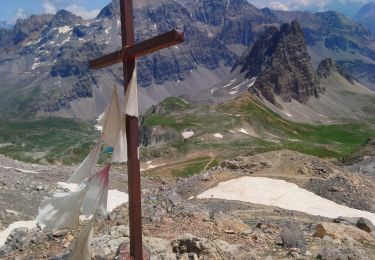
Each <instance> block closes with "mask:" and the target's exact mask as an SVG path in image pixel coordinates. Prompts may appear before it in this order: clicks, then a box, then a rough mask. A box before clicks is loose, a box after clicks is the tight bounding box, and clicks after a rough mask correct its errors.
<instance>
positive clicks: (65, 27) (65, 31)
mask: <svg viewBox="0 0 375 260" xmlns="http://www.w3.org/2000/svg"><path fill="white" fill-rule="evenodd" d="M57 30H58V31H59V33H68V32H70V31H71V30H72V27H70V26H67V25H65V26H63V27H59V28H57Z"/></svg>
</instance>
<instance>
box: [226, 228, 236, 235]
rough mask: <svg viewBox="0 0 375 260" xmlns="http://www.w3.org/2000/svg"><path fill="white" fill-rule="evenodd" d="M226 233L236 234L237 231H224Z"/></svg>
mask: <svg viewBox="0 0 375 260" xmlns="http://www.w3.org/2000/svg"><path fill="white" fill-rule="evenodd" d="M224 232H225V233H227V234H236V231H234V230H233V229H226V230H224Z"/></svg>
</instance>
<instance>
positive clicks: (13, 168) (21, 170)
mask: <svg viewBox="0 0 375 260" xmlns="http://www.w3.org/2000/svg"><path fill="white" fill-rule="evenodd" d="M0 168H3V169H5V170H16V171H17V172H24V173H38V172H35V171H29V170H23V169H20V168H15V167H8V166H3V165H0Z"/></svg>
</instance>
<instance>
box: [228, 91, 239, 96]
mask: <svg viewBox="0 0 375 260" xmlns="http://www.w3.org/2000/svg"><path fill="white" fill-rule="evenodd" d="M237 93H238V91H237V90H235V91H231V92H229V95H236V94H237Z"/></svg>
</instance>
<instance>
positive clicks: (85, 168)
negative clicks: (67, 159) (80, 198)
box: [67, 139, 102, 184]
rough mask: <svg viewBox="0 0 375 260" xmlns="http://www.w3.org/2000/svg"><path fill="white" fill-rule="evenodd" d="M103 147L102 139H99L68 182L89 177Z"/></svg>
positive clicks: (79, 180)
mask: <svg viewBox="0 0 375 260" xmlns="http://www.w3.org/2000/svg"><path fill="white" fill-rule="evenodd" d="M101 147H102V139H99V140H98V141H97V142H96V144H95V146H94V148H93V149H92V150H91V151H90V153H89V155H88V156H87V157H86V159H85V160H84V161H83V162H82V163H81V164H80V165H79V166H78V168H77V169H76V170H75V172H74V173H73V174H72V176H70V178H69V180H68V181H67V182H69V183H77V184H79V183H81V182H82V181H83V180H84V179H86V178H87V177H90V176H91V175H92V174H93V170H94V167H95V164H96V163H97V161H98V159H99V155H100V148H101Z"/></svg>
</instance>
